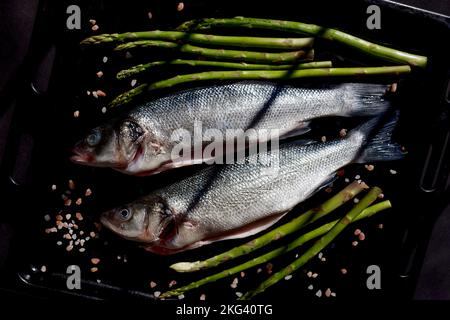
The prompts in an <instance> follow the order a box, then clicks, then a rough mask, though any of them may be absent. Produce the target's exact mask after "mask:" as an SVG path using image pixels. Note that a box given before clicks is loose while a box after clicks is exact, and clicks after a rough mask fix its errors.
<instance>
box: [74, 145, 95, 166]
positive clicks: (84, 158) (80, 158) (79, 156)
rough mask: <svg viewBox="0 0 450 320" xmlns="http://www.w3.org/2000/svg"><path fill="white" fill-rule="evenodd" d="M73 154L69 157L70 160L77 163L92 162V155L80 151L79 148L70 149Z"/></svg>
mask: <svg viewBox="0 0 450 320" xmlns="http://www.w3.org/2000/svg"><path fill="white" fill-rule="evenodd" d="M72 153H73V155H72V156H71V157H70V161H72V162H74V163H78V164H90V163H92V162H93V160H94V159H93V157H92V156H91V155H89V154H87V153H85V152H82V151H81V150H80V149H79V148H76V147H75V148H74V149H73V150H72Z"/></svg>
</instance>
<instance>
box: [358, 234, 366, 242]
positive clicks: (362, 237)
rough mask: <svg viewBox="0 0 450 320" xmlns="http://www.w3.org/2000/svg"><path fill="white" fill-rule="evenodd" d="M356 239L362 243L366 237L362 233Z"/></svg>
mask: <svg viewBox="0 0 450 320" xmlns="http://www.w3.org/2000/svg"><path fill="white" fill-rule="evenodd" d="M358 239H359V240H360V241H364V240H365V239H366V235H365V234H364V232H361V233H360V234H359V236H358Z"/></svg>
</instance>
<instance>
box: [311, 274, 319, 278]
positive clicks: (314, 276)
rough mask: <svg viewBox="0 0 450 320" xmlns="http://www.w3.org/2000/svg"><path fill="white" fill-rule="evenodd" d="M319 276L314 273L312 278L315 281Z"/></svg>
mask: <svg viewBox="0 0 450 320" xmlns="http://www.w3.org/2000/svg"><path fill="white" fill-rule="evenodd" d="M318 276H319V274H318V273H313V274H312V276H311V277H312V278H313V279H315V278H317V277H318Z"/></svg>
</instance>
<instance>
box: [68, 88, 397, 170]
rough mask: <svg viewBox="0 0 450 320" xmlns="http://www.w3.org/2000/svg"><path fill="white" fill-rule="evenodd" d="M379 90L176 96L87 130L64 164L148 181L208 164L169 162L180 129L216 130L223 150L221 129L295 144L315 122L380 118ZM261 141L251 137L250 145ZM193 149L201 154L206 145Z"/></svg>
mask: <svg viewBox="0 0 450 320" xmlns="http://www.w3.org/2000/svg"><path fill="white" fill-rule="evenodd" d="M385 89H386V86H384V85H378V84H363V83H348V84H339V85H326V86H317V85H316V86H305V87H303V88H297V87H290V86H280V85H276V84H270V83H256V82H239V83H234V84H227V85H216V86H210V87H204V88H196V89H191V90H186V91H181V92H178V93H174V94H171V95H168V96H165V97H162V98H159V99H156V100H153V101H151V102H149V103H146V104H144V105H142V106H140V107H137V108H135V109H134V110H132V111H131V112H129V113H127V114H125V115H124V116H123V117H122V118H120V119H116V120H115V121H112V122H110V123H107V124H105V125H103V126H99V127H97V128H95V129H93V130H92V132H91V133H90V134H89V135H87V136H86V137H85V138H84V139H83V140H81V141H80V142H79V143H77V145H76V146H75V147H74V149H73V151H74V153H75V155H74V156H72V158H71V160H72V161H74V162H76V163H80V164H84V165H91V166H100V167H111V168H113V169H116V170H119V171H122V172H124V173H127V174H132V175H151V174H155V173H158V172H161V171H164V170H168V169H171V168H174V167H180V166H185V165H191V164H193V163H198V161H199V160H200V162H201V161H202V160H208V159H204V158H203V154H200V155H199V156H196V155H194V156H192V157H191V158H190V159H188V160H186V159H183V158H182V157H181V156H178V155H175V156H174V154H173V153H172V151H173V149H174V146H175V145H176V144H178V142H179V141H178V140H176V139H175V140H174V139H173V137H172V134H173V133H174V132H175V131H176V130H178V129H180V128H183V129H185V130H187V131H188V132H189V133H190V134H192V135H193V134H194V125H195V123H201V125H202V132H205V131H206V130H207V129H215V130H218V131H220V132H221V133H223V141H225V142H227V141H228V140H227V139H228V137H227V136H226V135H225V131H226V130H227V129H242V130H244V131H245V130H247V129H254V130H256V131H258V130H271V129H275V130H278V133H279V136H280V137H287V136H294V135H299V134H302V133H304V132H306V131H308V130H309V129H308V124H309V121H310V120H312V119H314V118H318V117H326V116H367V115H376V114H381V113H382V112H384V111H385V110H386V109H387V108H388V107H389V102H388V101H387V100H385V99H384V97H383V96H384V93H385ZM265 139H266V138H265V137H256V138H255V139H254V141H253V140H252V141H249V144H252V143H256V142H259V143H260V142H264V140H265ZM256 140H257V141H256ZM199 143H201V144H202V146H200V147H204V144H205V143H206V142H205V141H203V140H202V141H200V142H199ZM189 144H190V145H192V147H193V148H194V145H195V144H196V142H194V139H192V141H189ZM189 156H190V154H189ZM218 156H220V154H216V155H214V157H218ZM199 158H200V159H199Z"/></svg>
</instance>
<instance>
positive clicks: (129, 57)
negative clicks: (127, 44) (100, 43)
mask: <svg viewBox="0 0 450 320" xmlns="http://www.w3.org/2000/svg"><path fill="white" fill-rule="evenodd" d="M125 58H127V59H131V58H133V55H132V54H131V52H130V51H127V52H125Z"/></svg>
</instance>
